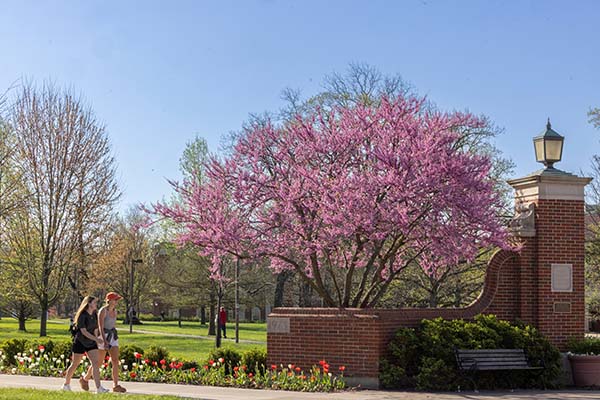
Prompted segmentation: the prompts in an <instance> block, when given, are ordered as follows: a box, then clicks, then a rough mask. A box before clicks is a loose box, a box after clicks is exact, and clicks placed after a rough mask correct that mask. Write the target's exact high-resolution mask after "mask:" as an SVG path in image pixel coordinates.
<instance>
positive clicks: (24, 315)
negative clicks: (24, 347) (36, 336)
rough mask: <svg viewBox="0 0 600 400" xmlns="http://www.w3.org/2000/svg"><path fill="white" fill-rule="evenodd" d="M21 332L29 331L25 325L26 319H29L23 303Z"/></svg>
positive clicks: (20, 319) (21, 308) (20, 323)
mask: <svg viewBox="0 0 600 400" xmlns="http://www.w3.org/2000/svg"><path fill="white" fill-rule="evenodd" d="M18 320H19V332H27V328H26V327H25V321H27V315H26V310H25V306H24V305H23V304H21V306H20V308H19V318H18Z"/></svg>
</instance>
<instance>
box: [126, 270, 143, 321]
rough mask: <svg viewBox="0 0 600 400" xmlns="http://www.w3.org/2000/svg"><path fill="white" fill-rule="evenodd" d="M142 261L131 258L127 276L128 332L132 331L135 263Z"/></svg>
mask: <svg viewBox="0 0 600 400" xmlns="http://www.w3.org/2000/svg"><path fill="white" fill-rule="evenodd" d="M142 262H143V261H142V260H141V259H140V258H136V259H132V260H131V270H130V276H129V302H130V304H129V311H128V317H129V333H133V316H134V314H135V311H134V308H133V279H134V277H135V264H141V263H142Z"/></svg>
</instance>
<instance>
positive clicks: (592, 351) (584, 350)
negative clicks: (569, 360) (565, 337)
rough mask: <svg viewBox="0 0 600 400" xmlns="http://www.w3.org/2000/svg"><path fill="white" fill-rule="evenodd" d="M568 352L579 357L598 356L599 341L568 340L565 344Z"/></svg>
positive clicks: (594, 339)
mask: <svg viewBox="0 0 600 400" xmlns="http://www.w3.org/2000/svg"><path fill="white" fill-rule="evenodd" d="M567 348H568V350H569V352H571V353H573V354H581V355H584V354H585V355H596V356H597V355H600V339H598V338H583V339H574V338H572V339H570V340H569V342H568V343H567Z"/></svg>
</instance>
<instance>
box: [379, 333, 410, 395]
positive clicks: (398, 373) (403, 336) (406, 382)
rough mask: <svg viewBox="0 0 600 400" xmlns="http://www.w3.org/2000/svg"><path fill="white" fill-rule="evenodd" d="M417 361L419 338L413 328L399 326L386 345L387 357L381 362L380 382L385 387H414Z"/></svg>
mask: <svg viewBox="0 0 600 400" xmlns="http://www.w3.org/2000/svg"><path fill="white" fill-rule="evenodd" d="M418 362H419V338H418V337H417V335H416V333H415V331H414V329H409V328H400V329H399V330H398V331H397V332H396V334H395V335H394V338H393V339H392V341H391V342H390V344H389V346H388V358H386V359H384V360H382V362H381V365H380V371H381V372H380V375H379V379H380V381H381V384H382V385H383V387H385V388H406V387H414V386H415V381H414V376H415V375H416V374H417V372H418Z"/></svg>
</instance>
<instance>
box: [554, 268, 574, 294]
mask: <svg viewBox="0 0 600 400" xmlns="http://www.w3.org/2000/svg"><path fill="white" fill-rule="evenodd" d="M551 268H552V291H553V292H572V291H573V265H572V264H552V265H551Z"/></svg>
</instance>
